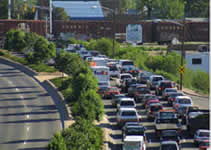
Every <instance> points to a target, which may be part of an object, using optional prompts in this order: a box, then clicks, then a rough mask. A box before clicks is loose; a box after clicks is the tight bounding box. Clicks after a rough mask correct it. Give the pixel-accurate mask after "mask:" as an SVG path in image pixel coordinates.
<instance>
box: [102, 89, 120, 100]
mask: <svg viewBox="0 0 211 150" xmlns="http://www.w3.org/2000/svg"><path fill="white" fill-rule="evenodd" d="M118 94H120V91H119V89H118V88H117V87H109V88H107V89H106V90H105V92H104V95H103V97H104V98H112V97H113V96H114V95H118Z"/></svg>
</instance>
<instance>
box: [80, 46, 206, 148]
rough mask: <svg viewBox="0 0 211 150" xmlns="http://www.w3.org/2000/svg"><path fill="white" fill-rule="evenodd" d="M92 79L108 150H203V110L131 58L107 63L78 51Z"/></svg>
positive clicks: (103, 58)
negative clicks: (99, 99) (100, 102)
mask: <svg viewBox="0 0 211 150" xmlns="http://www.w3.org/2000/svg"><path fill="white" fill-rule="evenodd" d="M78 53H79V54H80V56H81V57H82V58H83V59H84V60H87V61H88V62H89V64H90V68H91V69H92V71H93V73H94V75H95V76H96V77H97V79H98V86H99V89H98V93H99V94H100V95H101V97H102V99H103V102H104V107H105V114H106V115H107V118H108V120H109V123H110V128H111V130H112V133H111V134H110V136H111V137H112V141H111V144H110V148H111V149H122V150H156V149H157V150H183V149H184V150H185V149H190V150H191V149H193V150H194V149H200V150H207V149H209V148H210V145H209V140H210V138H209V136H210V130H209V110H206V109H200V107H199V106H195V105H194V101H193V100H192V98H191V97H190V96H188V95H186V94H184V93H183V92H182V91H180V90H178V89H177V88H176V87H177V86H176V84H175V83H174V82H173V81H170V80H168V79H166V78H165V77H163V76H162V75H158V74H153V73H151V72H148V71H144V70H141V69H139V68H137V67H136V66H135V65H134V63H133V61H131V60H115V59H109V58H107V57H106V56H105V55H101V54H100V53H99V52H97V51H86V50H85V49H83V50H80V51H79V52H78Z"/></svg>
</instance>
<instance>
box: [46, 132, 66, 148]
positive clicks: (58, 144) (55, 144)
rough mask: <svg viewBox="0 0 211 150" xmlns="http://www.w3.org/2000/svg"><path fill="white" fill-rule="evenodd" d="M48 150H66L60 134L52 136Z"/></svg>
mask: <svg viewBox="0 0 211 150" xmlns="http://www.w3.org/2000/svg"><path fill="white" fill-rule="evenodd" d="M48 150H67V147H66V144H65V141H64V138H63V137H62V135H61V133H59V132H58V133H56V134H54V136H53V138H51V140H50V142H49V144H48Z"/></svg>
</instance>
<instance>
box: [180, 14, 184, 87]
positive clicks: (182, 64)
mask: <svg viewBox="0 0 211 150" xmlns="http://www.w3.org/2000/svg"><path fill="white" fill-rule="evenodd" d="M184 41H185V17H184V19H183V28H182V45H181V46H182V47H181V51H182V56H181V66H183V67H184V57H185V51H184ZM183 75H184V73H180V90H182V85H183Z"/></svg>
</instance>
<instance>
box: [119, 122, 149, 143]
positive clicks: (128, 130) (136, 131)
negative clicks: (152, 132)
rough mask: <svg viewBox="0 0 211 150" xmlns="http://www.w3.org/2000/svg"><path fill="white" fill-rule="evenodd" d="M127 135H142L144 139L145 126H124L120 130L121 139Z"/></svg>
mask: <svg viewBox="0 0 211 150" xmlns="http://www.w3.org/2000/svg"><path fill="white" fill-rule="evenodd" d="M127 136H137V137H140V136H142V137H144V140H146V134H145V127H144V126H142V125H138V126H137V125H135V126H132V125H130V126H126V127H125V128H124V129H123V130H122V141H124V139H125V138H126V137H127Z"/></svg>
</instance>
